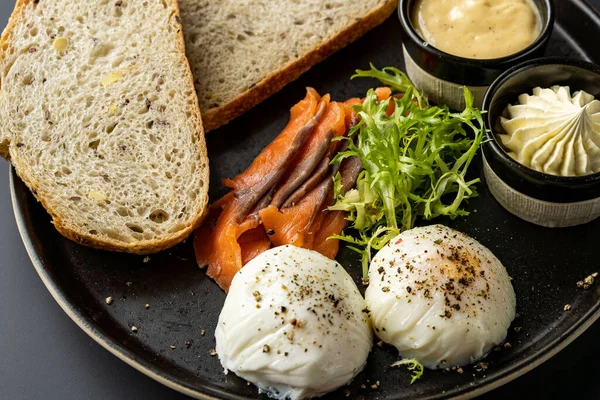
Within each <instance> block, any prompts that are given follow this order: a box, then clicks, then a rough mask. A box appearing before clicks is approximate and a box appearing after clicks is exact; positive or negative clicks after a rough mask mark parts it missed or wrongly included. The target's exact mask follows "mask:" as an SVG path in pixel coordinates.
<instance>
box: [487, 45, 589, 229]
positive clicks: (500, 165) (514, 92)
mask: <svg viewBox="0 0 600 400" xmlns="http://www.w3.org/2000/svg"><path fill="white" fill-rule="evenodd" d="M554 85H560V86H569V87H570V88H571V93H574V92H576V91H578V90H584V91H586V92H587V93H589V94H591V95H593V96H594V97H596V98H600V67H598V66H596V65H594V64H591V63H588V62H585V61H581V60H574V59H567V58H561V57H546V58H540V59H534V60H530V61H526V62H524V63H522V64H519V65H517V66H515V67H513V68H511V69H509V70H508V71H506V72H505V73H504V74H502V75H501V76H500V77H498V79H497V80H496V81H494V82H493V83H492V85H491V86H490V87H489V89H488V91H487V93H486V95H485V98H484V101H483V109H484V110H486V111H487V114H486V115H485V118H484V121H485V124H486V128H487V129H488V130H489V131H488V132H487V139H488V141H487V142H486V143H485V144H484V146H483V154H484V158H485V163H484V164H486V165H484V168H485V167H488V166H489V168H490V169H491V170H492V171H493V173H494V174H495V176H496V177H497V178H499V179H500V180H501V181H502V182H503V183H504V184H506V185H508V186H509V187H510V188H511V189H513V190H514V191H515V192H518V193H520V194H522V195H525V196H527V197H530V198H532V199H537V200H540V201H542V202H547V204H548V206H549V207H551V206H552V204H555V205H556V204H562V205H563V209H566V208H564V207H566V206H565V204H567V205H568V203H571V204H573V205H574V206H573V207H571V208H570V211H569V212H571V213H577V212H578V211H577V210H579V209H581V207H575V206H576V203H585V204H584V205H583V206H585V207H587V210H588V211H589V210H592V209H594V210H597V209H598V205H596V204H595V203H594V200H595V199H599V198H600V173H595V174H590V175H585V176H576V177H561V176H555V175H550V174H545V173H542V172H538V171H535V170H533V169H531V168H528V167H526V166H524V165H522V164H520V163H519V162H517V161H516V160H514V159H513V158H511V157H510V156H509V155H508V153H507V152H506V151H505V149H504V148H503V147H502V145H501V144H500V143H499V142H498V140H497V139H496V134H498V133H500V132H497V131H496V130H497V129H496V128H497V126H498V125H497V123H498V120H499V118H500V116H501V115H502V113H503V111H504V109H505V108H506V106H507V105H508V104H515V103H516V102H517V98H518V96H519V95H521V94H523V93H529V94H531V92H532V90H533V88H535V87H538V86H539V87H542V88H549V87H551V86H554ZM489 183H490V182H488V186H489ZM490 189H491V190H492V187H491V186H490ZM492 193H493V194H494V190H492ZM495 197H496V198H497V199H498V196H495ZM498 200H499V201H500V199H498ZM500 202H501V203H502V201H500ZM503 205H504V206H505V208H507V209H508V208H509V207H507V206H506V205H505V204H503ZM583 206H582V207H583ZM557 207H559V206H557ZM588 211H586V212H588ZM563 212H567V211H563ZM589 212H592V211H589ZM593 212H596V211H593ZM591 217H592V215H591V214H590V217H589V218H591ZM539 218H543V216H539Z"/></svg>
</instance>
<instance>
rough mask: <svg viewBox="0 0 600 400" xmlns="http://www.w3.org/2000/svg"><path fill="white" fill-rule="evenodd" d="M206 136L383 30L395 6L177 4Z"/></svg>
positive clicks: (256, 1)
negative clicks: (381, 26)
mask: <svg viewBox="0 0 600 400" xmlns="http://www.w3.org/2000/svg"><path fill="white" fill-rule="evenodd" d="M179 4H180V7H181V16H182V19H183V26H184V34H185V41H186V48H187V54H188V58H189V60H190V66H191V67H192V73H193V75H194V78H195V81H194V83H195V85H196V90H197V92H198V98H199V100H200V108H201V109H202V118H203V121H204V127H205V129H206V130H207V131H209V130H213V129H215V128H218V127H219V126H221V125H223V124H225V123H227V122H229V121H230V120H232V119H234V118H235V117H237V116H239V115H241V114H242V113H244V112H246V111H248V110H249V109H250V108H252V107H254V106H255V105H257V104H258V103H260V102H261V101H263V100H265V99H266V98H267V97H269V96H271V95H272V94H273V93H275V92H277V91H278V90H280V89H281V88H283V86H285V85H286V84H288V83H289V82H291V81H293V80H295V79H296V78H298V77H299V76H300V75H301V74H302V73H304V72H306V71H307V70H308V69H309V68H310V67H311V66H313V65H315V64H316V63H318V62H320V61H322V60H323V59H325V58H327V57H328V56H330V55H331V54H333V53H334V52H335V51H337V50H339V49H341V48H342V47H344V46H346V45H348V44H349V43H351V42H353V41H354V40H356V39H358V38H359V37H360V36H362V35H364V34H365V33H366V32H367V31H368V30H370V29H371V28H373V27H375V26H377V25H379V24H380V23H382V22H383V21H384V20H385V19H386V18H387V17H388V16H389V15H390V14H391V13H392V12H393V10H394V9H395V8H396V6H397V5H398V0H361V1H346V0H277V1H269V0H219V1H215V0H179Z"/></svg>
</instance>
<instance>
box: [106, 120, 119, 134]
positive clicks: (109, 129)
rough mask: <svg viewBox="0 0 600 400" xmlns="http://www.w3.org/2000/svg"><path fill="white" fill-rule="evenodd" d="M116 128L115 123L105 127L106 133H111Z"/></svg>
mask: <svg viewBox="0 0 600 400" xmlns="http://www.w3.org/2000/svg"><path fill="white" fill-rule="evenodd" d="M116 127H117V123H116V122H115V123H113V124H110V125H108V126H107V127H106V133H113V131H114V130H115V128H116Z"/></svg>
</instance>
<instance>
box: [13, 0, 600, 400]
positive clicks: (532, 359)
mask: <svg viewBox="0 0 600 400" xmlns="http://www.w3.org/2000/svg"><path fill="white" fill-rule="evenodd" d="M580 6H581V8H584V9H585V11H586V12H587V13H590V14H591V15H592V16H594V17H595V18H596V19H597V20H600V10H597V9H596V8H595V7H594V6H592V5H591V3H590V2H589V1H588V0H582V1H581V2H580ZM8 174H9V187H10V198H11V205H12V209H13V214H14V217H15V222H16V224H17V229H18V231H19V235H20V236H21V241H22V242H23V245H24V247H25V250H26V251H27V255H28V256H29V259H30V260H31V263H32V264H33V267H34V268H35V270H36V272H37V274H38V276H39V277H40V279H41V280H42V283H43V284H44V286H45V287H46V289H47V290H48V291H49V292H50V295H51V296H52V298H54V300H55V301H56V303H58V305H59V306H60V308H61V309H62V310H63V311H64V312H65V314H67V316H68V317H69V318H70V319H71V320H72V321H73V322H75V324H76V325H77V326H78V327H79V328H80V329H81V330H82V331H83V332H85V333H86V334H87V335H88V336H89V337H91V338H92V339H93V340H94V341H95V342H96V343H98V344H99V345H100V346H102V347H103V348H104V349H106V350H107V351H108V352H110V353H111V354H113V355H114V356H115V357H117V358H118V359H120V360H121V361H123V362H124V363H126V364H127V365H129V366H131V367H133V368H134V369H136V370H137V371H139V372H141V373H143V374H144V375H146V376H148V377H149V378H151V379H153V380H155V381H156V382H158V383H160V384H162V385H164V386H166V387H168V388H170V389H173V390H175V391H177V392H179V393H182V394H184V395H187V396H189V397H192V398H196V399H200V400H219V399H220V397H216V395H219V394H221V395H225V397H227V398H236V397H237V398H240V399H241V398H244V399H245V397H239V396H237V395H234V394H232V393H227V392H224V391H220V390H217V389H213V388H208V387H207V388H206V389H207V392H208V391H211V392H213V393H212V394H209V393H204V392H201V391H199V390H197V389H195V388H192V387H191V386H189V385H187V384H185V383H183V382H180V381H179V379H177V378H176V377H174V376H171V374H169V373H165V372H164V371H162V370H159V369H157V370H153V369H152V368H151V366H150V363H147V362H145V361H144V360H143V359H142V358H140V357H137V356H136V355H135V354H133V353H132V352H130V351H128V350H127V348H126V347H125V346H123V345H121V344H120V343H118V342H116V341H115V340H114V339H113V338H112V337H111V336H110V335H108V334H105V333H103V332H102V329H100V328H99V327H98V326H96V324H95V323H94V322H93V321H91V320H90V319H89V318H86V316H85V315H84V314H83V313H82V312H80V311H78V310H77V309H76V307H75V306H74V305H73V304H71V303H70V302H69V301H68V300H67V299H66V297H65V296H64V294H63V293H61V291H60V288H59V285H57V284H56V283H55V282H54V281H53V279H52V278H51V277H50V275H49V274H48V273H47V272H46V270H45V268H44V264H43V262H42V260H41V258H40V257H39V256H38V254H37V252H36V250H35V247H34V244H33V241H32V238H31V236H30V234H29V232H28V230H27V226H26V225H27V224H26V222H25V220H24V216H23V214H24V213H23V211H24V210H23V208H22V205H21V204H20V203H19V201H18V200H17V194H16V187H15V178H17V179H20V178H18V175H17V173H16V171H15V169H14V167H13V166H12V165H10V166H9V170H8ZM29 195H31V194H29ZM599 318H600V299H599V300H598V301H597V302H596V304H595V305H594V306H593V307H591V308H590V309H589V310H588V312H587V313H585V314H584V316H583V317H582V318H580V319H579V320H578V321H577V323H575V324H573V325H572V326H570V327H569V329H567V330H566V331H565V332H564V333H563V334H562V335H559V336H558V337H556V338H555V339H554V340H552V341H551V342H550V343H548V344H546V345H545V346H544V347H542V348H541V349H539V350H537V351H535V352H533V353H532V354H531V355H528V356H526V357H524V358H523V359H521V360H519V361H518V362H516V363H514V364H512V365H510V366H508V367H506V368H504V369H503V370H501V371H498V372H497V373H495V374H493V375H487V376H486V377H485V378H483V379H482V380H480V382H481V381H484V383H482V384H480V385H479V386H477V387H475V388H471V387H469V386H462V387H458V388H452V389H450V390H447V391H445V392H442V393H438V394H435V395H432V396H428V397H427V398H426V399H427V400H434V399H445V400H468V399H472V398H474V397H477V396H481V395H483V394H484V393H487V392H489V391H491V390H494V389H496V388H498V387H500V386H503V385H505V384H507V383H509V382H511V381H513V380H515V379H517V378H518V377H520V376H522V375H524V374H526V373H527V372H530V371H531V370H533V369H534V368H536V367H538V366H540V365H541V364H543V363H544V362H546V361H547V360H549V359H550V358H552V357H554V356H555V355H556V354H558V353H559V352H560V351H562V350H563V349H565V347H567V346H568V345H569V344H571V343H572V342H573V341H574V340H575V339H577V338H578V337H579V336H580V335H581V334H582V333H583V332H585V331H586V330H587V329H588V328H589V327H590V326H592V325H593V324H594V323H595V322H596V321H597V320H598V319H599ZM146 364H148V365H146Z"/></svg>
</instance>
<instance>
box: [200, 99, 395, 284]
mask: <svg viewBox="0 0 600 400" xmlns="http://www.w3.org/2000/svg"><path fill="white" fill-rule="evenodd" d="M376 93H377V97H378V100H379V101H383V100H386V99H388V98H390V96H391V95H392V92H391V90H390V89H389V88H378V89H376ZM363 101H364V100H361V99H358V98H355V99H350V100H348V101H346V102H344V103H338V102H333V101H331V99H330V96H329V95H325V96H323V97H320V96H319V94H318V93H317V92H316V91H315V90H314V89H311V88H308V89H307V93H306V97H305V98H304V99H303V100H302V101H300V102H299V103H298V104H296V105H295V106H294V107H292V108H291V110H290V121H289V123H288V124H287V125H286V127H285V128H284V129H283V131H282V132H281V133H280V134H279V135H278V136H277V137H276V138H275V140H273V141H272V142H271V143H270V144H269V145H268V146H267V147H265V149H263V151H262V152H261V153H260V154H259V155H258V156H257V157H256V158H255V159H254V161H253V162H252V164H251V165H250V166H249V167H248V168H247V169H246V170H245V171H243V172H242V173H240V174H239V175H237V176H236V177H235V178H233V179H225V180H223V184H224V186H226V187H229V188H230V189H231V191H230V192H229V193H228V194H226V195H225V196H224V197H223V198H221V199H220V200H218V201H217V202H215V203H214V204H213V205H212V206H211V208H210V210H209V215H208V217H207V219H206V222H205V223H204V224H203V225H202V226H201V227H200V228H199V229H197V230H196V232H195V233H194V250H195V253H196V260H197V262H198V264H199V265H200V266H201V267H204V266H208V269H207V275H208V276H209V277H211V278H212V279H214V280H215V281H216V282H217V284H218V285H219V286H220V287H221V288H222V289H223V290H225V291H226V292H227V291H228V290H229V286H230V285H231V281H232V280H233V277H234V276H235V274H236V273H237V272H238V271H239V270H240V269H241V268H242V267H243V266H244V265H245V264H246V263H248V262H250V261H251V260H252V259H253V258H255V257H256V256H257V255H259V254H261V253H262V252H264V251H266V250H268V249H269V248H270V247H272V246H281V245H286V244H291V245H295V246H298V247H304V248H308V249H313V250H316V251H318V252H320V253H321V254H323V255H325V256H327V257H329V258H332V259H333V258H335V256H336V255H337V252H338V250H339V241H338V240H336V239H329V238H330V237H331V236H333V235H336V234H340V233H341V232H342V231H343V229H344V228H345V227H346V222H347V221H346V219H345V217H346V215H345V213H344V212H343V211H332V210H329V209H328V208H329V207H330V206H331V205H332V203H333V202H334V195H333V178H334V176H336V174H338V172H339V174H340V175H341V180H342V190H343V191H347V190H349V189H350V188H351V187H353V186H354V184H355V183H356V179H357V177H358V174H359V172H360V170H361V169H362V165H361V163H360V160H358V159H357V158H355V157H349V158H346V159H344V160H342V161H341V162H340V163H336V164H333V165H331V160H333V159H334V156H335V153H336V152H337V151H342V150H343V147H341V146H347V145H348V142H346V143H344V141H333V142H332V139H333V138H335V137H338V136H344V135H347V134H348V132H349V130H350V129H351V128H352V127H354V126H355V125H356V124H357V123H359V122H360V118H359V116H358V115H357V113H356V112H355V111H354V110H353V109H352V107H353V106H357V105H360V104H362V102H363ZM393 107H394V103H393V102H390V107H389V108H388V110H387V111H388V113H389V114H391V113H392V112H393V110H394V108H393Z"/></svg>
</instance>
